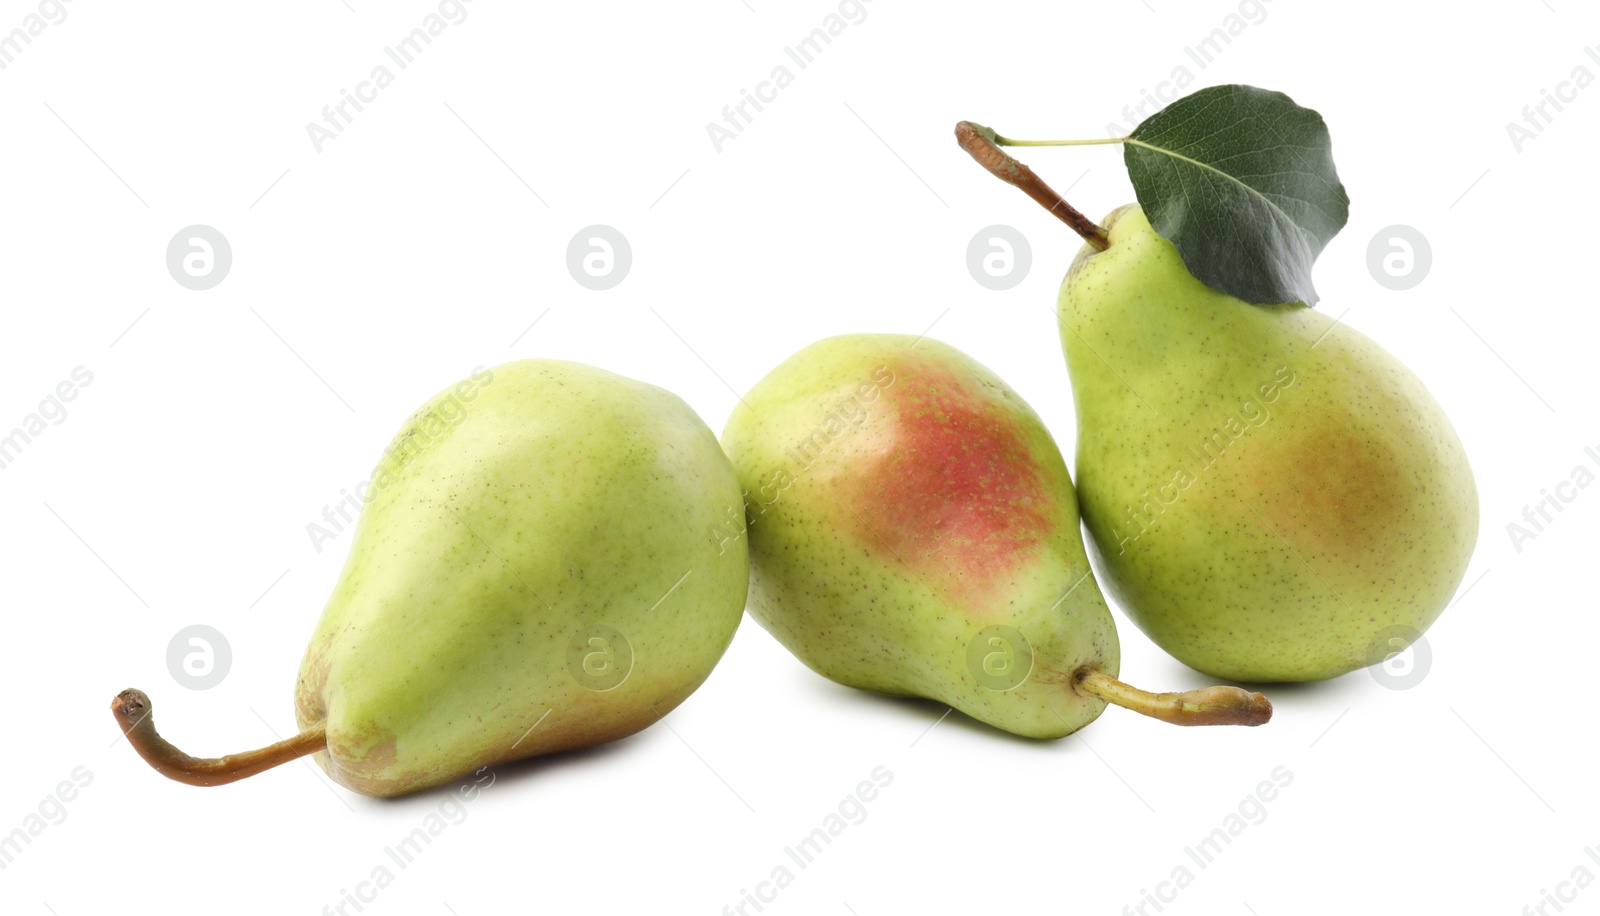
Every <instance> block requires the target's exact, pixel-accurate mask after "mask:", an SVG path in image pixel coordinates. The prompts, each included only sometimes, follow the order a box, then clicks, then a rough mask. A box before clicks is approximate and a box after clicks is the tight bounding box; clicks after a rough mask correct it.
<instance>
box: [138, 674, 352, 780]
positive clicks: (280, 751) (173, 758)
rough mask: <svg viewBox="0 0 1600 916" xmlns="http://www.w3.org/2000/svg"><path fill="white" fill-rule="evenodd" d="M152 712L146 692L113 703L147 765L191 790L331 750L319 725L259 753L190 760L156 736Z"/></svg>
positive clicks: (262, 749)
mask: <svg viewBox="0 0 1600 916" xmlns="http://www.w3.org/2000/svg"><path fill="white" fill-rule="evenodd" d="M151 711H152V707H151V705H150V698H149V697H148V696H145V693H144V691H143V690H135V689H133V688H132V687H130V688H128V689H127V690H124V691H122V692H121V693H119V694H117V695H116V698H115V699H113V700H112V701H111V715H112V716H114V717H115V718H116V720H117V725H118V726H120V727H121V728H122V733H123V734H124V735H126V736H127V738H128V743H129V744H131V745H133V749H134V750H135V751H138V752H139V756H140V757H143V758H144V761H145V763H148V764H150V765H151V766H152V767H154V768H155V770H156V772H157V773H160V774H161V775H163V776H165V777H167V778H168V779H175V780H177V781H178V782H182V783H187V784H188V785H191V786H220V785H223V784H225V783H230V782H236V781H238V780H240V779H244V778H246V777H249V776H254V775H256V774H257V773H259V772H261V771H262V770H270V769H272V768H273V767H275V766H277V765H278V764H280V763H288V762H289V761H291V760H294V759H295V758H297V757H304V756H305V755H307V754H315V753H316V752H317V751H320V750H323V749H325V748H326V747H327V746H328V736H327V734H326V732H325V731H324V730H323V726H322V724H321V723H318V724H317V725H315V726H313V727H311V728H308V729H306V730H305V731H303V732H301V733H300V734H298V735H295V736H294V737H293V738H289V739H288V740H285V741H279V742H278V743H277V744H270V745H268V746H266V747H264V748H261V749H259V750H254V751H246V752H244V753H242V754H228V755H227V756H225V757H190V756H189V755H188V754H185V753H184V752H183V751H180V750H178V749H177V748H175V747H173V746H172V744H171V743H170V742H169V741H167V739H165V738H163V737H161V736H160V735H159V734H156V725H155V722H154V721H153V720H152V719H151V717H150V714H151Z"/></svg>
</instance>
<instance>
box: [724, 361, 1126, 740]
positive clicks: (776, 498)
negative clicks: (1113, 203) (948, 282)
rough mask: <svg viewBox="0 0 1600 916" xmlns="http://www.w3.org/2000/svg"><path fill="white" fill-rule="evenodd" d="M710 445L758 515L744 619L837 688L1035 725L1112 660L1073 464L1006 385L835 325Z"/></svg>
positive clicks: (1071, 709) (1010, 726)
mask: <svg viewBox="0 0 1600 916" xmlns="http://www.w3.org/2000/svg"><path fill="white" fill-rule="evenodd" d="M722 442H723V446H724V448H725V449H726V450H727V452H728V455H729V457H730V458H731V459H732V460H733V463H734V466H735V468H737V470H738V474H739V481H740V484H741V485H742V486H743V487H744V491H745V494H744V495H745V503H746V511H747V513H748V515H749V517H750V524H749V533H748V538H749V542H750V556H751V590H750V613H751V615H752V616H753V617H755V619H756V620H757V621H758V622H759V623H760V624H761V625H762V626H763V627H765V628H766V629H767V630H768V631H769V632H771V633H772V635H773V636H774V637H776V638H777V640H778V641H779V642H781V643H782V644H783V645H784V646H785V647H787V648H788V649H789V651H791V652H793V653H794V654H795V655H796V656H797V657H799V659H800V660H801V661H803V662H804V663H805V664H807V665H808V666H810V667H811V668H812V669H814V670H816V671H817V672H818V673H820V674H822V675H824V676H826V677H828V678H831V679H833V680H835V681H837V682H839V683H841V684H846V685H848V686H852V687H858V688H861V689H864V690H872V691H877V692H880V693H886V694H896V695H903V696H919V697H927V698H931V699H935V700H939V701H942V702H944V703H947V704H949V705H951V706H953V707H955V708H956V709H959V710H961V711H962V712H965V713H967V714H968V715H970V716H972V717H974V718H976V719H979V720H981V721H984V722H987V723H989V724H991V725H994V726H996V727H998V728H1001V729H1004V730H1006V731H1009V732H1012V733H1015V734H1019V735H1025V736H1029V737H1037V738H1054V737H1060V736H1062V735H1066V734H1069V733H1071V732H1073V731H1075V730H1077V729H1078V728H1080V727H1082V726H1083V725H1085V724H1087V723H1089V722H1091V721H1093V720H1094V719H1095V717H1096V716H1098V715H1099V714H1100V712H1101V711H1102V710H1103V709H1104V708H1105V704H1104V702H1103V701H1101V700H1099V699H1096V698H1094V697H1090V696H1087V695H1083V694H1080V693H1078V692H1076V691H1075V690H1074V689H1073V684H1072V678H1073V676H1074V675H1075V674H1076V673H1078V672H1080V671H1082V670H1084V669H1086V668H1088V669H1094V670H1098V671H1102V672H1104V673H1106V674H1109V675H1113V676H1114V675H1115V674H1116V673H1117V665H1118V658H1119V656H1118V644H1117V634H1116V629H1115V625H1114V624H1113V622H1112V619H1111V615H1110V612H1109V611H1108V610H1107V608H1106V603H1105V600H1104V599H1103V598H1102V597H1101V595H1100V591H1099V589H1098V587H1097V586H1096V585H1095V581H1094V578H1093V576H1091V575H1090V573H1089V561H1088V557H1087V555H1086V554H1085V551H1084V545H1083V539H1082V535H1081V534H1080V530H1079V521H1078V508H1077V503H1076V501H1075V498H1074V496H1073V490H1072V480H1071V478H1070V477H1069V476H1068V473H1067V466H1066V462H1065V461H1064V460H1063V459H1062V457H1061V453H1060V451H1059V450H1058V449H1057V448H1056V445H1055V442H1054V440H1053V439H1051V437H1050V434H1049V432H1048V431H1047V430H1046V429H1045V426H1044V424H1043V423H1042V422H1041V421H1040V420H1039V418H1038V416H1036V415H1035V414H1034V412H1033V411H1032V410H1031V409H1030V408H1029V407H1028V405H1027V404H1026V403H1024V402H1023V400H1022V398H1020V397H1018V396H1017V394H1016V393H1015V392H1014V391H1012V390H1011V389H1010V388H1008V387H1007V386H1006V385H1005V383H1004V382H1002V381H1001V380H1000V379H999V378H997V377H996V376H995V375H994V374H993V373H992V372H990V371H989V370H988V369H986V368H984V367H983V366H981V365H979V364H978V363H977V362H975V361H974V360H972V359H971V358H969V357H967V356H966V355H964V354H962V353H960V352H959V351H957V350H955V349H954V348H952V347H949V346H947V345H945V344H942V343H939V342H938V341H936V340H931V339H928V338H926V337H924V338H916V337H907V336H898V335H875V334H859V335H850V336H844V337H832V338H828V339H826V340H822V341H819V342H817V343H814V344H812V345H811V346H808V347H806V348H805V349H803V350H801V351H800V352H799V353H796V354H795V355H794V356H792V357H790V358H789V359H788V360H787V361H785V362H784V363H783V364H782V365H780V366H778V367H777V368H776V369H773V370H772V372H771V373H770V374H768V375H767V376H766V377H765V378H764V379H762V380H761V381H760V382H759V383H757V384H756V386H755V387H754V388H753V389H751V391H750V393H749V394H748V395H746V396H745V398H744V403H743V405H741V406H739V407H736V408H735V410H734V413H733V415H732V417H731V418H730V419H729V421H728V425H727V428H726V429H725V430H724V431H723V435H722Z"/></svg>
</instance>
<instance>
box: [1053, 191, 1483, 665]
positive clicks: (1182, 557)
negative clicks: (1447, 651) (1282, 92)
mask: <svg viewBox="0 0 1600 916" xmlns="http://www.w3.org/2000/svg"><path fill="white" fill-rule="evenodd" d="M1106 224H1107V225H1108V226H1109V228H1110V237H1111V244H1110V247H1109V248H1107V249H1106V250H1105V251H1103V252H1097V251H1095V250H1094V249H1092V248H1089V247H1087V246H1085V248H1084V249H1083V251H1082V252H1081V253H1080V254H1079V255H1078V257H1077V260H1076V261H1075V262H1074V263H1073V265H1072V268H1071V270H1070V271H1069V272H1068V274H1067V277H1066V279H1065V281H1064V282H1063V283H1062V286H1061V295H1060V303H1059V304H1060V315H1059V317H1060V326H1061V337H1062V344H1063V347H1064V349H1065V350H1066V356H1067V367H1068V370H1069V374H1070V375H1071V378H1072V390H1073V397H1074V400H1075V401H1076V403H1077V413H1078V455H1077V481H1078V498H1079V500H1080V501H1081V502H1082V507H1083V517H1084V521H1085V523H1086V525H1087V527H1088V529H1089V532H1090V534H1091V540H1092V542H1093V544H1094V546H1095V548H1096V553H1097V554H1098V556H1099V560H1100V571H1101V574H1102V576H1103V578H1104V580H1105V583H1106V588H1107V590H1108V591H1109V592H1110V593H1111V595H1112V596H1113V597H1114V598H1115V599H1116V600H1117V603H1118V605H1119V606H1120V607H1121V608H1122V609H1123V610H1124V611H1125V612H1126V613H1127V615H1128V616H1129V618H1131V619H1132V620H1133V621H1134V623H1135V624H1137V625H1138V626H1139V628H1140V629H1142V630H1144V632H1145V633H1146V634H1148V635H1149V636H1150V638H1151V639H1153V640H1154V641H1155V642H1156V643H1157V644H1159V645H1160V646H1161V647H1162V648H1163V649H1165V650H1167V651H1168V652H1170V653H1171V654H1172V655H1174V656H1176V657H1177V658H1178V659H1179V660H1181V661H1183V662H1184V663H1185V664H1187V665H1189V666H1191V667H1193V668H1195V669H1198V670H1199V671H1202V672H1205V673H1206V674H1208V675H1211V676H1213V677H1218V678H1225V679H1230V680H1238V681H1257V682H1269V681H1311V680H1320V679H1323V678H1330V677H1334V676H1336V675H1339V674H1343V673H1344V672H1347V671H1351V670H1353V669H1356V668H1360V667H1364V666H1366V665H1369V664H1372V663H1374V662H1377V661H1380V660H1382V658H1383V657H1384V654H1385V653H1387V652H1389V651H1393V650H1394V649H1395V648H1399V647H1401V646H1402V645H1403V644H1404V642H1406V641H1408V640H1409V639H1412V638H1414V637H1415V636H1416V635H1417V634H1420V633H1421V632H1422V631H1424V630H1426V629H1427V628H1428V625H1429V624H1431V623H1433V621H1434V619H1435V618H1437V617H1438V616H1439V614H1440V612H1441V611H1442V610H1443V609H1444V607H1445V605H1446V604H1447V603H1448V601H1449V600H1450V597H1451V595H1452V594H1454V592H1455V590H1456V588H1457V586H1458V585H1459V584H1460V582H1461V578H1462V576H1463V575H1464V574H1465V572H1466V569H1467V562H1468V560H1469V559H1470V558H1471V556H1472V549H1473V545H1474V544H1475V542H1476V540H1477V533H1478V495H1477V488H1476V486H1475V484H1474V482H1473V477H1472V469H1471V468H1470V467H1469V466H1468V464H1467V456H1466V452H1465V451H1464V450H1463V448H1462V446H1461V441H1460V440H1459V439H1458V438H1457V437H1456V433H1455V430H1454V429H1453V428H1452V427H1451V425H1450V421H1449V420H1448V419H1447V418H1446V417H1445V415H1444V412H1443V411H1442V410H1441V409H1440V407H1439V405H1438V403H1437V402H1435V401H1434V399H1433V397H1432V396H1431V395H1430V394H1429V393H1428V391H1427V389H1426V388H1425V387H1423V384H1422V382H1421V381H1419V380H1418V379H1417V377H1416V376H1415V375H1413V374H1412V373H1411V372H1410V371H1409V370H1407V369H1406V367H1405V366H1403V365H1401V364H1400V362H1399V361H1398V360H1396V359H1395V358H1394V357H1393V356H1391V355H1390V354H1389V353H1387V352H1386V351H1384V350H1383V349H1382V348H1381V347H1379V346H1378V345H1377V344H1375V343H1373V342H1372V341H1371V340H1369V339H1368V338H1366V337H1364V336H1363V335H1361V334H1360V333H1358V332H1357V331H1355V330H1353V329H1351V328H1350V327H1349V326H1348V325H1346V324H1342V323H1338V322H1336V321H1335V320H1334V319H1333V318H1332V317H1330V316H1328V315H1325V314H1323V313H1322V312H1318V311H1315V310H1313V309H1310V308H1307V307H1306V306H1304V305H1302V304H1299V303H1290V304H1284V305H1273V306H1259V305H1251V304H1248V303H1246V302H1243V301H1241V300H1239V299H1236V298H1234V297H1232V296H1229V295H1227V294H1225V293H1222V292H1218V291H1216V290H1213V289H1210V288H1208V287H1206V286H1205V285H1203V284H1201V283H1200V282H1199V281H1198V280H1196V279H1195V278H1194V277H1193V276H1191V275H1190V274H1189V272H1188V271H1187V270H1186V269H1185V268H1184V266H1183V262H1182V260H1181V259H1180V258H1179V256H1178V253H1177V250H1176V249H1174V248H1173V247H1172V245H1171V244H1170V243H1169V242H1167V241H1166V240H1165V239H1163V238H1161V237H1160V236H1159V235H1157V234H1156V233H1155V232H1154V231H1153V230H1152V229H1151V228H1150V224H1149V222H1148V221H1147V220H1146V219H1145V216H1144V214H1143V212H1142V211H1141V210H1140V209H1139V208H1138V207H1137V206H1134V205H1129V206H1128V207H1124V208H1122V209H1120V210H1118V211H1116V212H1113V213H1112V214H1111V215H1110V216H1109V217H1107V219H1106ZM1393 636H1399V637H1400V642H1398V643H1397V642H1391V641H1390V639H1389V637H1393Z"/></svg>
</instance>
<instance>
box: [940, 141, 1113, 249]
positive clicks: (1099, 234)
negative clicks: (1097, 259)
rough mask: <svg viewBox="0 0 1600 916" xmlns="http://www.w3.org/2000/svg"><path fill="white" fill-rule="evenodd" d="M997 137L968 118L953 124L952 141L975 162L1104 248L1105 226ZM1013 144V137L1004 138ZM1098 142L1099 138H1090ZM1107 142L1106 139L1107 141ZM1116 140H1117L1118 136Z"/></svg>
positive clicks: (1097, 245) (1108, 241)
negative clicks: (1080, 208) (1072, 203)
mask: <svg viewBox="0 0 1600 916" xmlns="http://www.w3.org/2000/svg"><path fill="white" fill-rule="evenodd" d="M1003 139H1004V138H1002V137H1000V136H999V135H998V134H996V133H995V132H994V131H992V130H990V129H989V128H987V127H984V126H983V125H981V124H974V123H972V122H971V121H962V122H961V123H959V124H957V125H956V142H957V143H959V144H961V148H962V149H964V150H966V151H967V154H968V155H969V156H971V157H972V158H973V159H975V160H977V162H978V164H979V165H981V166H983V167H984V168H986V169H988V170H989V173H990V174H991V175H994V176H995V177H996V178H998V179H1000V180H1001V181H1003V182H1005V183H1006V184H1009V185H1014V186H1016V187H1018V188H1020V189H1022V193H1024V194H1026V195H1028V196H1029V197H1031V198H1033V199H1034V200H1036V201H1038V202H1039V206H1041V207H1044V208H1045V209H1046V210H1049V211H1050V212H1051V213H1054V214H1055V215H1056V217H1057V218H1058V219H1060V220H1061V221H1062V222H1063V223H1066V224H1067V225H1068V226H1069V227H1071V229H1072V231H1073V232H1076V233H1078V235H1080V236H1082V237H1083V240H1084V241H1085V242H1088V243H1089V244H1090V245H1092V246H1094V247H1095V248H1096V249H1097V250H1099V251H1105V250H1106V249H1107V248H1108V247H1110V245H1111V239H1110V237H1109V236H1107V235H1106V230H1105V229H1104V228H1103V227H1101V225H1100V224H1099V223H1097V222H1095V221H1094V220H1092V219H1090V218H1089V217H1087V216H1084V215H1083V214H1082V213H1080V212H1079V211H1078V210H1077V209H1076V208H1075V207H1073V206H1072V205H1071V204H1069V203H1067V202H1066V200H1064V199H1062V197H1061V195H1060V194H1057V193H1056V192H1055V190H1054V189H1053V188H1051V187H1050V186H1049V185H1047V184H1045V183H1044V180H1043V179H1042V178H1040V177H1039V176H1038V175H1035V174H1034V173H1033V169H1030V168H1028V167H1027V166H1025V165H1023V164H1022V163H1020V162H1018V161H1017V160H1015V159H1013V158H1012V157H1011V156H1010V155H1009V154H1008V153H1006V152H1005V151H1004V150H1002V149H1000V144H999V141H1000V140H1003ZM1007 142H1008V143H1011V144H1013V145H1021V144H1017V143H1016V142H1015V141H1007ZM1093 142H1100V141H1093ZM1107 142H1110V141H1107ZM1116 142H1119V143H1120V142H1121V141H1120V140H1118V141H1116Z"/></svg>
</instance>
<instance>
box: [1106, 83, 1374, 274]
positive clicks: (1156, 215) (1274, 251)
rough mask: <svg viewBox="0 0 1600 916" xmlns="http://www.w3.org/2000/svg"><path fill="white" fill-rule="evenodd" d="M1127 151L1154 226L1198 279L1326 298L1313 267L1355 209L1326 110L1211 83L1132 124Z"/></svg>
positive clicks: (1251, 88)
mask: <svg viewBox="0 0 1600 916" xmlns="http://www.w3.org/2000/svg"><path fill="white" fill-rule="evenodd" d="M1123 158H1124V160H1125V161H1126V162H1127V164H1128V175H1129V177H1131V178H1132V179H1133V188H1134V193H1135V195H1136V196H1137V197H1138V199H1139V206H1140V207H1141V208H1143V209H1144V212H1145V216H1146V217H1148V218H1149V220H1150V225H1151V226H1152V227H1153V228H1154V229H1155V230H1156V232H1157V233H1159V234H1160V235H1161V237H1162V238H1164V239H1166V240H1167V241H1169V242H1171V243H1172V244H1173V246H1174V247H1176V248H1177V249H1178V254H1179V255H1180V256H1181V257H1182V258H1183V263H1184V265H1185V266H1186V267H1188V268H1189V272H1190V273H1192V274H1194V275H1195V277H1196V278H1197V279H1199V280H1200V282H1202V283H1204V284H1206V285H1207V286H1209V287H1211V288H1212V289H1218V290H1221V291H1223V292H1225V293H1229V294H1231V295H1234V296H1237V297H1238V298H1240V299H1243V300H1244V301H1246V302H1254V303H1258V304H1269V303H1280V302H1304V303H1306V304H1307V305H1315V304H1316V302H1317V291H1316V289H1315V288H1313V287H1312V285H1311V265H1312V263H1313V262H1315V261H1316V259H1317V255H1318V254H1321V253H1322V249H1323V247H1324V246H1325V245H1327V244H1328V241H1329V240H1330V239H1332V238H1333V237H1334V236H1335V235H1336V234H1338V232H1339V230H1340V229H1342V228H1344V224H1345V221H1346V220H1347V219H1349V216H1350V198H1349V196H1348V195H1346V194H1345V191H1344V185H1342V184H1340V183H1339V175H1338V173H1337V172H1336V171H1334V168H1333V145H1332V142H1331V141H1330V140H1329V138H1328V126H1327V125H1326V124H1324V123H1323V121H1322V115H1319V114H1317V113H1316V112H1315V111H1312V110H1311V109H1309V108H1301V107H1300V106H1299V105H1296V104H1295V103H1294V101H1293V100H1291V99H1290V98H1289V97H1288V96H1286V95H1284V94H1283V93H1281V92H1269V91H1267V90H1265V89H1257V88H1255V87H1254V86H1213V87H1211V88H1208V89H1201V90H1200V91H1199V92H1195V93H1193V94H1192V95H1187V96H1184V97H1183V98H1181V99H1179V100H1177V101H1176V102H1173V103H1172V104H1171V105H1168V106H1167V107H1166V108H1163V109H1162V110H1161V111H1158V112H1156V113H1155V114H1153V115H1151V116H1150V117H1149V118H1147V119H1146V120H1145V121H1144V123H1142V124H1140V125H1139V126H1138V127H1136V128H1134V130H1133V133H1132V134H1129V135H1128V139H1127V140H1126V142H1125V143H1124V151H1123Z"/></svg>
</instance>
